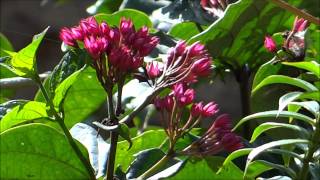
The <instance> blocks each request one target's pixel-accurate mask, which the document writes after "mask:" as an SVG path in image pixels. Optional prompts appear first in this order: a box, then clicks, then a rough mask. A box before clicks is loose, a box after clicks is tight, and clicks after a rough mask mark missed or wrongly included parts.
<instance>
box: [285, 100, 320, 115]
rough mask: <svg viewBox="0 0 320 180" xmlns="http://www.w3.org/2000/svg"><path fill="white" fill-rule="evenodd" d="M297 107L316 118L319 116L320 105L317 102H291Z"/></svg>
mask: <svg viewBox="0 0 320 180" xmlns="http://www.w3.org/2000/svg"><path fill="white" fill-rule="evenodd" d="M290 104H295V105H297V106H300V107H303V108H305V109H306V110H308V111H309V112H311V113H312V114H313V115H314V116H315V117H317V116H318V114H319V103H318V102H317V101H303V102H291V103H290Z"/></svg>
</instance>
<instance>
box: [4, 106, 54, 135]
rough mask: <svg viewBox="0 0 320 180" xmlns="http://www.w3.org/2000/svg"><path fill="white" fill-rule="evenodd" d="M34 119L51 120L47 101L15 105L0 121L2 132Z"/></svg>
mask: <svg viewBox="0 0 320 180" xmlns="http://www.w3.org/2000/svg"><path fill="white" fill-rule="evenodd" d="M33 121H40V122H46V121H49V116H48V114H47V109H46V104H45V103H41V102H36V101H30V102H28V103H26V104H22V105H18V106H16V107H14V108H13V109H12V110H11V111H10V112H8V113H7V114H6V115H5V116H4V117H3V118H2V120H1V121H0V127H1V128H0V132H3V131H5V130H7V129H9V128H12V127H14V126H18V125H22V124H25V123H30V122H33Z"/></svg>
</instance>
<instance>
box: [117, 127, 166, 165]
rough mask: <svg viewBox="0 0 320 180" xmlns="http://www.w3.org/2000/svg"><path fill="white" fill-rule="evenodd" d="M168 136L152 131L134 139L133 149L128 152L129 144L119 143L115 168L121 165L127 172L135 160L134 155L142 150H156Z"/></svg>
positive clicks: (158, 131)
mask: <svg viewBox="0 0 320 180" xmlns="http://www.w3.org/2000/svg"><path fill="white" fill-rule="evenodd" d="M166 137H167V136H166V134H165V132H164V131H163V130H151V131H147V132H144V133H143V134H141V135H139V136H137V137H135V138H132V147H131V148H130V149H129V150H128V142H127V141H121V142H118V147H117V154H116V161H115V166H117V165H121V166H122V168H123V170H126V169H127V168H128V167H129V165H130V163H131V162H132V161H133V160H134V159H135V157H134V154H137V153H139V152H140V151H142V150H145V149H150V148H155V147H158V146H160V144H161V143H162V142H163V141H164V140H165V138H166Z"/></svg>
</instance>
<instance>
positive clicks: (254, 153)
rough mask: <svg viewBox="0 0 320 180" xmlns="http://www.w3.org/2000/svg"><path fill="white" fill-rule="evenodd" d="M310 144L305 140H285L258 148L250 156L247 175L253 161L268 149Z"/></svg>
mask: <svg viewBox="0 0 320 180" xmlns="http://www.w3.org/2000/svg"><path fill="white" fill-rule="evenodd" d="M308 143H309V141H308V140H305V139H284V140H278V141H273V142H270V143H266V144H263V145H261V146H259V147H256V148H254V149H253V150H252V151H251V152H250V153H249V155H248V158H247V164H246V168H245V173H246V171H247V170H248V168H249V166H250V163H251V162H252V161H253V159H255V158H256V157H257V156H258V155H260V154H261V153H263V152H264V151H266V150H267V149H271V148H274V147H278V146H283V145H288V144H308Z"/></svg>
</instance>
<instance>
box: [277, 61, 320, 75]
mask: <svg viewBox="0 0 320 180" xmlns="http://www.w3.org/2000/svg"><path fill="white" fill-rule="evenodd" d="M282 64H284V65H287V66H293V67H297V68H300V69H304V70H307V71H309V72H312V73H313V74H314V75H316V76H317V77H318V78H320V64H319V63H318V62H316V61H303V62H283V63H282Z"/></svg>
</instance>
